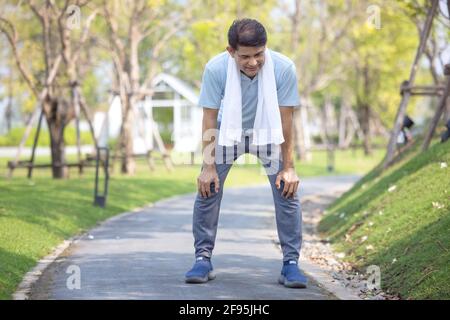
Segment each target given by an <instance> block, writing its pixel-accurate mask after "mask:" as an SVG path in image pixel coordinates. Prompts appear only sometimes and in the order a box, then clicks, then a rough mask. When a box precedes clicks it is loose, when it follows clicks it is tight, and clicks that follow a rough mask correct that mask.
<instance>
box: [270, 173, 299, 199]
mask: <svg viewBox="0 0 450 320" xmlns="http://www.w3.org/2000/svg"><path fill="white" fill-rule="evenodd" d="M281 180H283V181H284V188H283V192H282V193H281V195H282V196H283V197H285V198H291V197H293V196H294V195H295V194H296V193H297V189H298V185H299V184H300V179H299V178H298V176H297V173H296V172H295V170H294V168H286V169H283V170H282V171H280V172H279V173H278V175H277V179H276V180H275V186H276V187H277V189H280V186H281Z"/></svg>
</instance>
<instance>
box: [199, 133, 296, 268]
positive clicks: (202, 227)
mask: <svg viewBox="0 0 450 320" xmlns="http://www.w3.org/2000/svg"><path fill="white" fill-rule="evenodd" d="M249 141H251V135H250V136H248V135H244V136H243V139H242V142H241V143H240V144H238V145H235V146H234V147H222V146H218V145H216V158H215V162H216V170H217V174H218V176H219V183H220V188H219V192H218V193H216V192H215V189H214V187H215V186H214V183H211V188H210V190H211V195H210V196H209V197H208V198H203V197H202V196H201V195H200V194H199V193H197V197H196V199H195V204H194V215H193V228H192V229H193V234H194V239H195V241H194V247H195V256H196V257H199V256H206V257H211V255H212V251H213V249H214V244H215V240H216V233H217V223H218V220H219V211H220V203H221V200H222V195H223V186H224V182H225V179H226V177H227V174H228V172H229V171H230V169H231V166H232V165H233V162H234V160H236V159H237V158H238V157H239V156H240V155H242V154H244V153H251V154H254V155H256V156H257V157H258V159H259V161H260V162H262V165H263V167H264V168H265V171H266V174H267V177H268V178H269V181H270V185H271V187H272V195H273V199H274V203H275V215H276V223H277V231H278V237H279V240H280V244H281V249H282V251H283V261H288V260H295V261H297V260H298V259H299V256H300V248H301V244H302V213H301V207H300V201H299V199H298V195H297V194H295V195H294V197H292V198H289V199H286V198H285V197H283V196H282V191H283V187H284V183H283V181H282V182H281V187H280V189H277V188H276V186H275V180H276V177H277V174H278V173H279V172H280V171H281V170H282V168H283V160H282V157H281V148H280V147H279V146H275V145H267V146H264V147H256V146H253V145H250V144H249Z"/></svg>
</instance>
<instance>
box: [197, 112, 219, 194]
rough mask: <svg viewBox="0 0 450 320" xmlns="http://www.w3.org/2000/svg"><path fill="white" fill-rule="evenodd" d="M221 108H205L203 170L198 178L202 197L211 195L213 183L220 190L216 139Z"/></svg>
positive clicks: (216, 189)
mask: <svg viewBox="0 0 450 320" xmlns="http://www.w3.org/2000/svg"><path fill="white" fill-rule="evenodd" d="M218 113H219V109H210V108H203V121H202V152H203V166H202V172H201V173H200V175H199V177H198V178H197V186H198V191H199V193H200V194H201V195H202V197H209V196H210V195H211V190H210V186H211V183H212V182H214V184H215V191H216V192H218V191H219V177H218V175H217V171H216V164H215V139H216V138H217V137H216V134H215V132H216V130H217V114H218Z"/></svg>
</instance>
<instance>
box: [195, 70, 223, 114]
mask: <svg viewBox="0 0 450 320" xmlns="http://www.w3.org/2000/svg"><path fill="white" fill-rule="evenodd" d="M221 100H222V88H221V86H220V82H219V81H218V80H217V77H215V75H214V72H213V71H212V70H210V69H209V68H208V67H206V68H205V71H204V72H203V78H202V86H201V89H200V98H199V100H198V105H199V106H200V107H203V108H211V109H219V108H220V102H221Z"/></svg>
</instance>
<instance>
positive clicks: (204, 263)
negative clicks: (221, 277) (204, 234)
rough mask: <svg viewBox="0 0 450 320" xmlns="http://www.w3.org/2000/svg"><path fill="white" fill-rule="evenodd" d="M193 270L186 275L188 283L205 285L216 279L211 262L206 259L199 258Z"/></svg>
mask: <svg viewBox="0 0 450 320" xmlns="http://www.w3.org/2000/svg"><path fill="white" fill-rule="evenodd" d="M195 260H196V261H195V264H194V266H193V267H192V269H191V270H189V271H188V272H187V273H186V276H185V278H184V280H185V281H186V283H205V282H208V281H209V280H213V279H215V278H216V276H215V274H214V273H213V266H212V264H211V261H210V260H209V259H208V258H206V257H197V258H196V259H195Z"/></svg>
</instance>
